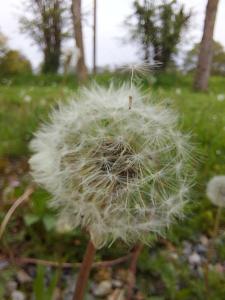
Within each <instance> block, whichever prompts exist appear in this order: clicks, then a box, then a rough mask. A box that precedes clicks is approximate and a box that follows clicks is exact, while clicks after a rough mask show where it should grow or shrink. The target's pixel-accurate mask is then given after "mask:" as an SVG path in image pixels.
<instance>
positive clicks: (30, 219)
mask: <svg viewBox="0 0 225 300" xmlns="http://www.w3.org/2000/svg"><path fill="white" fill-rule="evenodd" d="M39 219H40V218H39V216H37V215H34V214H26V215H25V216H24V221H25V224H26V225H27V226H31V225H32V224H34V223H36V222H37V221H39Z"/></svg>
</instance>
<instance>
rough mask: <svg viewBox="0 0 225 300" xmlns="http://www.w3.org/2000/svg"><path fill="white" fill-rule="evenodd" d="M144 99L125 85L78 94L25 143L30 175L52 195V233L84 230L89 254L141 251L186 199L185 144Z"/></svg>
mask: <svg viewBox="0 0 225 300" xmlns="http://www.w3.org/2000/svg"><path fill="white" fill-rule="evenodd" d="M130 94H132V95H133V102H134V105H133V106H132V108H131V109H130V110H129V109H128V99H129V95H130ZM145 97H147V96H143V95H142V93H141V92H140V91H139V90H138V89H137V88H134V87H130V86H129V85H123V86H121V87H119V88H116V87H114V86H113V85H111V86H110V87H109V88H103V87H100V86H98V85H95V86H92V87H91V88H83V89H82V90H81V91H80V92H79V94H78V95H77V96H76V99H71V101H69V102H68V103H67V104H60V105H59V107H58V109H56V110H54V111H53V112H52V114H51V117H50V121H49V123H48V124H45V125H43V126H42V127H41V128H40V130H39V131H38V132H37V133H36V135H35V137H34V139H33V141H32V142H31V149H32V151H33V153H34V154H33V156H32V157H31V159H30V166H31V170H32V175H33V177H34V179H35V181H36V182H37V183H38V184H40V185H41V186H42V187H44V188H45V189H46V190H48V191H49V192H50V193H51V194H52V200H51V203H50V204H51V206H52V207H54V208H56V209H57V211H58V224H59V226H61V227H62V228H63V229H64V227H65V228H66V230H67V229H68V228H71V229H74V228H76V227H78V226H79V227H82V228H85V229H86V230H88V231H89V232H90V236H91V239H92V241H93V243H94V244H95V246H96V247H97V248H100V247H102V246H104V245H106V244H111V243H112V242H114V241H115V240H117V239H122V240H123V241H124V242H126V243H128V244H131V243H135V242H137V241H142V242H145V243H148V237H149V233H154V234H155V233H157V234H163V232H164V231H165V230H166V228H167V227H168V226H169V225H170V224H171V223H172V222H173V221H174V219H175V218H176V217H177V216H178V215H181V211H182V209H183V206H184V203H185V202H186V201H187V199H188V193H187V191H188V187H189V185H188V182H187V179H188V178H190V177H191V176H190V175H189V170H190V168H187V166H188V161H189V153H190V151H189V150H190V146H189V142H188V139H187V138H184V139H183V136H182V134H180V133H179V132H178V131H177V129H176V120H177V118H176V116H175V114H174V112H173V111H171V110H170V109H168V108H164V107H163V106H162V105H155V104H153V103H152V102H151V99H146V98H145ZM156 115H157V117H156ZM177 137H179V138H177ZM180 145H182V147H181V146H180ZM188 149H189V150H188ZM180 153H182V155H180Z"/></svg>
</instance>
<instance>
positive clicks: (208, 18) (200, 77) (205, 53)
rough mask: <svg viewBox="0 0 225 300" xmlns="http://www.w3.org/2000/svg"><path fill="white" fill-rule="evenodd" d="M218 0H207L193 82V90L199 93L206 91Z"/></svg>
mask: <svg viewBox="0 0 225 300" xmlns="http://www.w3.org/2000/svg"><path fill="white" fill-rule="evenodd" d="M218 3H219V0H208V3H207V6H206V14H205V23H204V30H203V35H202V41H201V46H200V52H199V57H198V65H197V70H196V76H195V80H194V88H195V89H196V90H200V91H206V90H207V89H208V81H209V76H210V69H211V62H212V54H213V53H212V48H213V32H214V27H215V21H216V13H217V8H218Z"/></svg>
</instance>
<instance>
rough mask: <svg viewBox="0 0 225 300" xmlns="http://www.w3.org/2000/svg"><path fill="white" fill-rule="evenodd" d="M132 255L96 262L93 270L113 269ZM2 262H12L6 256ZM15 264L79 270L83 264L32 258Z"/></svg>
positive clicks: (20, 259)
mask: <svg viewBox="0 0 225 300" xmlns="http://www.w3.org/2000/svg"><path fill="white" fill-rule="evenodd" d="M131 256H132V254H128V255H125V256H122V257H119V258H116V259H113V260H107V261H99V262H95V263H93V265H92V268H99V267H112V266H115V265H118V264H121V263H124V262H126V261H128V260H129V259H130V258H131ZM0 260H10V259H8V258H7V257H6V256H1V258H0ZM13 263H14V264H16V265H25V264H34V265H42V266H47V267H61V268H79V267H80V266H81V263H79V262H78V263H69V262H64V263H63V262H58V261H49V260H43V259H37V258H31V257H17V258H14V260H13Z"/></svg>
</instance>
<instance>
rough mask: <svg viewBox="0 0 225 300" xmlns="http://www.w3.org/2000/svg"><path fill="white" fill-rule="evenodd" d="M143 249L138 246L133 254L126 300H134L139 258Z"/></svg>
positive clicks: (141, 246) (140, 245)
mask: <svg viewBox="0 0 225 300" xmlns="http://www.w3.org/2000/svg"><path fill="white" fill-rule="evenodd" d="M142 248H143V245H142V244H138V245H136V246H135V248H134V250H133V254H132V257H131V263H130V268H129V276H130V280H129V285H128V291H127V298H126V300H131V299H132V295H133V289H134V286H135V282H136V271H137V261H138V257H139V255H140V253H141V250H142Z"/></svg>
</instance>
